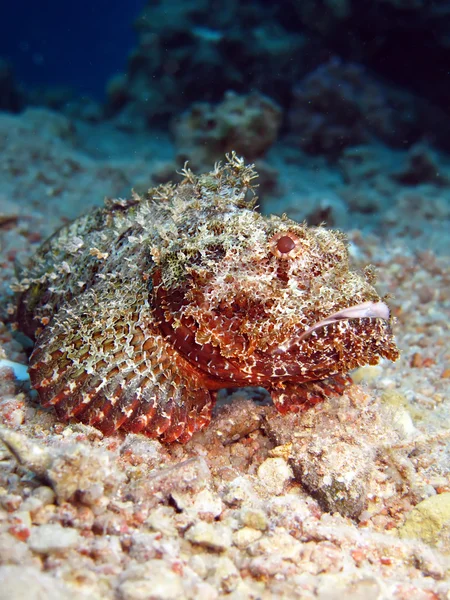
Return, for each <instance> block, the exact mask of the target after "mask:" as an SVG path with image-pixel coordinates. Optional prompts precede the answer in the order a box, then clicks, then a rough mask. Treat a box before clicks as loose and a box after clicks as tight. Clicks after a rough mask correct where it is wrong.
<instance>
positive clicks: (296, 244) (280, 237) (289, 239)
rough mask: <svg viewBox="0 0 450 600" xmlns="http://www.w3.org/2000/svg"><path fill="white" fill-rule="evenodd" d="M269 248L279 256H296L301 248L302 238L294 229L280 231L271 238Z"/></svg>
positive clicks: (285, 257) (283, 257) (282, 257)
mask: <svg viewBox="0 0 450 600" xmlns="http://www.w3.org/2000/svg"><path fill="white" fill-rule="evenodd" d="M269 248H270V251H271V252H272V254H273V255H274V256H276V257H277V258H281V259H288V258H294V257H295V256H297V254H298V251H299V249H300V238H299V237H298V235H297V234H296V233H293V232H292V231H280V232H278V233H276V234H275V235H273V236H272V237H271V238H270V240H269Z"/></svg>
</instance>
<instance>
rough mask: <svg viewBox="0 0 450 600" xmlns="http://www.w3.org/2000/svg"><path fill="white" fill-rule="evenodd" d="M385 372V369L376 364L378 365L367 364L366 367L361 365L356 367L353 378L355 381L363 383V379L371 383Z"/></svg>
mask: <svg viewBox="0 0 450 600" xmlns="http://www.w3.org/2000/svg"><path fill="white" fill-rule="evenodd" d="M382 374H383V369H382V368H381V367H380V366H378V365H376V366H370V365H368V366H365V367H359V369H356V370H355V371H353V372H352V379H353V381H354V383H362V382H363V381H365V382H366V383H371V382H372V381H376V380H377V379H380V377H381V376H382Z"/></svg>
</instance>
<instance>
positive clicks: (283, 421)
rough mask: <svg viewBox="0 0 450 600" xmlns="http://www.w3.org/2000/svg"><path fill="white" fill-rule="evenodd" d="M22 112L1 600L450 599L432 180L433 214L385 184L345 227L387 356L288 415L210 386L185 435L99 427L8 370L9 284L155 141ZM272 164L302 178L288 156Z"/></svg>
mask: <svg viewBox="0 0 450 600" xmlns="http://www.w3.org/2000/svg"><path fill="white" fill-rule="evenodd" d="M36 112H38V111H37V110H35V111H34V113H33V111H29V112H28V114H27V115H25V116H22V117H16V116H9V115H8V116H7V115H4V116H2V117H1V119H0V130H3V132H7V134H6V133H5V135H4V136H3V137H2V139H4V140H6V141H4V142H2V143H3V144H4V147H3V148H2V153H3V158H2V166H1V168H0V178H1V181H0V184H1V187H0V265H1V275H0V293H1V295H2V313H1V316H2V321H1V323H0V344H1V345H0V361H1V362H0V364H1V365H3V366H2V368H1V369H0V422H1V424H2V425H1V426H0V438H1V439H2V440H3V444H2V445H1V446H0V565H1V566H0V599H1V600H3V599H4V600H6V599H8V600H12V599H22V598H23V599H25V598H26V599H27V600H34V599H36V600H37V599H38V598H39V599H41V598H48V599H53V598H54V599H55V600H56V599H59V600H61V599H62V600H64V599H65V598H76V599H82V598H89V599H97V598H98V599H103V598H106V599H109V598H111V599H118V600H144V599H145V600H147V599H157V600H159V599H161V600H165V599H167V600H169V599H172V598H173V599H180V598H188V599H190V598H192V599H194V598H195V599H199V598H201V599H202V600H203V599H205V600H209V599H211V600H214V599H216V598H230V599H240V598H242V599H258V598H261V599H266V598H267V599H269V598H299V599H309V598H311V599H312V598H319V599H321V600H334V599H336V600H337V599H340V598H347V599H352V600H353V599H355V600H356V599H361V600H362V599H364V600H372V599H373V600H375V599H377V600H378V599H391V598H393V599H398V600H400V599H406V598H408V600H416V599H417V600H422V599H423V600H428V599H436V598H439V599H441V598H442V599H447V598H450V560H449V557H450V460H449V459H450V444H449V442H450V431H449V428H448V424H449V423H450V418H449V417H450V414H449V413H450V398H449V387H450V349H449V345H448V335H449V316H450V315H449V304H450V282H449V275H450V272H449V261H448V246H449V244H448V238H447V243H446V241H445V235H447V236H448V233H447V234H446V226H445V224H444V222H445V218H446V215H447V213H446V214H444V213H442V210H443V209H442V206H443V205H444V204H445V203H446V202H448V197H447V196H448V186H447V188H442V187H441V188H440V191H438V192H436V193H434V191H433V189H430V188H429V186H428V187H426V188H424V189H422V190H419V191H418V190H417V189H415V190H414V194H415V196H414V194H413V196H414V197H413V198H412V199H411V197H410V196H411V194H412V192H411V191H409V192H408V193H409V201H410V202H416V203H417V197H418V196H419V198H420V194H422V196H421V197H422V199H423V198H425V199H426V198H428V197H432V198H433V202H434V204H433V203H431V206H432V207H434V211H433V210H432V211H430V205H428V209H427V210H428V212H427V211H426V210H425V208H423V207H422V208H420V210H419V209H418V211H415V212H414V214H413V213H412V212H411V214H407V216H406V220H405V214H403V215H402V211H403V213H404V211H405V206H406V205H405V202H407V201H408V198H406V199H405V195H406V192H405V190H404V189H401V188H399V187H396V188H395V189H394V188H393V192H392V193H393V194H397V195H402V198H400V200H399V201H398V202H396V197H393V198H392V206H393V207H394V208H393V209H391V211H390V213H389V214H388V216H387V217H385V221H384V223H385V227H384V231H383V227H381V229H380V228H379V229H377V230H374V231H372V232H369V233H368V232H367V230H366V229H358V228H356V227H357V226H358V223H357V222H356V225H355V226H354V227H355V228H351V226H352V223H350V224H349V225H350V228H349V231H348V235H349V239H350V251H351V255H352V259H353V262H354V264H355V265H356V266H357V267H361V268H362V267H363V266H364V265H366V264H368V263H370V264H373V265H375V266H376V267H377V271H378V285H377V287H378V289H379V291H380V292H381V294H382V295H384V294H390V295H391V299H390V300H389V302H390V306H391V309H392V313H393V315H394V316H395V317H396V319H397V323H396V338H397V342H398V345H399V347H400V350H401V353H402V355H401V358H400V360H399V361H397V362H396V363H394V364H391V363H388V362H383V363H382V364H380V365H379V366H374V367H366V368H362V369H359V370H358V371H357V372H356V373H355V374H354V381H355V383H354V385H353V386H351V387H350V388H349V389H348V391H347V392H346V393H345V395H344V396H343V397H341V398H333V399H330V400H329V401H326V402H325V403H323V404H322V405H320V406H317V407H316V408H315V409H313V410H310V411H309V412H307V413H304V414H302V415H288V416H286V417H282V416H280V415H278V413H277V412H276V410H275V409H274V407H273V406H272V405H271V404H270V400H268V399H267V397H266V396H265V395H264V393H263V391H262V390H242V391H237V392H235V393H234V394H233V395H232V396H226V395H224V397H223V399H222V401H221V402H220V403H219V406H218V407H217V409H216V412H215V416H214V418H213V421H212V423H211V425H210V426H209V427H208V428H207V429H206V431H204V432H201V433H199V434H197V435H196V436H194V438H193V439H192V441H190V442H189V443H188V444H186V445H184V446H181V445H179V444H173V445H170V446H164V445H162V444H161V443H159V442H158V441H155V440H150V439H147V438H145V437H144V436H141V435H134V434H128V435H126V434H122V433H118V434H116V435H113V436H110V437H103V436H102V434H101V433H100V432H98V431H97V430H95V429H93V428H91V427H87V426H84V425H80V424H76V423H71V424H63V423H60V422H58V420H57V419H56V418H55V416H54V414H53V412H52V411H51V410H45V409H42V408H41V407H40V406H39V404H38V402H37V399H36V396H35V394H34V393H33V392H30V390H29V388H28V385H27V381H26V380H24V381H21V380H20V377H21V376H22V375H23V371H21V370H20V367H18V365H20V364H26V354H27V348H26V344H25V341H24V340H23V338H21V337H20V336H18V335H17V333H16V332H14V331H13V328H12V327H11V325H10V324H9V323H8V318H9V316H10V314H11V313H12V308H13V304H12V296H11V292H10V285H11V284H13V283H14V277H15V270H14V269H15V264H16V263H17V262H23V261H24V260H26V258H27V257H28V256H30V255H31V254H32V252H33V251H34V250H35V249H36V248H37V247H38V245H39V243H40V242H41V241H42V240H44V239H45V238H46V237H47V236H48V235H50V234H51V233H52V231H54V230H55V229H56V228H57V227H58V226H60V225H61V224H62V223H64V222H65V221H66V220H67V219H70V218H73V217H74V216H76V214H79V213H80V212H82V211H83V210H85V209H87V208H88V207H89V206H90V205H92V204H93V203H94V202H95V201H96V202H97V203H100V202H101V201H102V200H103V198H104V197H105V196H109V195H125V194H126V193H127V190H129V189H130V188H131V187H133V186H136V185H138V186H144V187H145V186H147V187H149V186H150V185H151V181H152V177H153V175H154V173H155V172H161V168H162V167H161V161H162V160H170V156H171V148H170V144H169V142H168V141H167V140H166V139H161V138H157V137H155V138H154V139H152V140H134V142H135V144H136V150H135V153H134V154H133V152H132V151H131V148H132V141H130V140H124V139H122V138H120V136H119V137H114V136H113V137H111V139H110V143H109V145H108V146H107V148H108V151H106V150H105V149H104V148H103V147H102V146H101V144H100V145H99V147H97V146H95V144H94V143H93V142H92V139H94V138H95V135H98V138H99V139H100V138H101V139H104V138H105V136H106V133H105V131H103V130H100V129H99V130H98V131H97V132H94V131H92V132H91V133H90V136H91V138H90V140H91V141H90V144H89V151H87V150H86V147H85V148H84V149H83V148H81V147H79V146H77V144H76V143H75V141H74V140H76V136H77V132H76V131H73V130H72V129H71V127H70V126H69V124H68V123H67V122H66V121H65V120H64V118H63V117H60V116H59V115H53V114H50V113H45V114H44V116H45V118H42V114H41V115H39V114H37V115H36ZM99 127H100V126H99ZM127 144H128V146H127ZM105 145H106V144H105ZM93 148H97V150H96V152H97V154H96V153H95V152H94V151H93ZM128 149H130V151H129V152H128V153H127V150H128ZM155 157H157V158H155ZM274 162H275V163H277V157H276V156H275V157H274ZM277 168H278V170H279V173H280V178H283V177H284V180H285V181H286V182H288V183H287V184H286V186H285V190H289V186H291V187H292V186H294V185H295V184H296V183H298V187H299V188H300V189H301V186H302V183H301V179H302V176H303V175H304V173H303V172H302V171H301V170H300V169H298V170H297V174H295V173H294V172H293V171H292V168H291V169H290V170H289V169H288V168H287V169H286V172H284V171H283V165H282V162H281V161H280V160H279V161H278V163H277ZM296 177H297V178H298V181H296V179H295V178H296ZM386 188H388V184H387V183H386ZM380 193H381V192H380ZM439 193H440V194H441V195H443V196H444V198H443V200H442V202H440V201H439V197H437V196H438V194H439ZM445 194H447V196H445ZM287 196H289V194H288V193H287ZM424 201H425V200H424ZM274 204H276V203H275V201H273V200H272V201H270V202H268V203H267V206H270V209H272V210H273V209H274V208H273V206H274ZM395 206H398V209H397V210H398V212H397V213H396V212H395ZM264 208H265V207H264V203H263V209H264ZM277 209H278V210H279V212H282V211H283V210H285V207H284V205H283V199H281V200H279V201H278V204H277ZM286 209H289V203H287V208H286ZM420 211H422V212H420ZM424 213H426V215H425V217H424V216H423V214H424ZM444 217H445V218H444ZM402 219H403V222H404V223H405V224H404V226H402V227H401V226H400V223H401V222H402ZM407 219H409V222H410V224H409V225H408V221H407ZM381 223H383V219H381ZM446 247H447V250H445V248H446ZM5 361H12V363H13V364H12V365H9V366H8V363H7V362H5ZM18 378H19V379H18Z"/></svg>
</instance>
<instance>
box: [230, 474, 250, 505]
mask: <svg viewBox="0 0 450 600" xmlns="http://www.w3.org/2000/svg"><path fill="white" fill-rule="evenodd" d="M223 499H224V501H225V502H226V503H227V504H230V505H240V504H247V503H251V502H253V501H255V499H256V492H255V490H254V488H253V486H252V484H251V483H250V481H249V480H248V479H247V478H246V477H242V476H239V477H236V478H235V479H233V480H232V481H230V483H229V484H228V486H227V489H226V492H225V494H224V497H223Z"/></svg>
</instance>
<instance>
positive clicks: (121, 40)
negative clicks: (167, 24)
mask: <svg viewBox="0 0 450 600" xmlns="http://www.w3.org/2000/svg"><path fill="white" fill-rule="evenodd" d="M143 5H144V0H127V1H126V2H108V1H107V0H94V1H93V2H87V1H84V2H83V1H81V2H56V1H55V0H45V1H44V2H32V1H31V0H26V1H24V2H8V3H6V2H5V3H3V6H2V9H1V13H2V15H1V23H0V31H1V35H0V56H2V57H3V58H6V59H7V60H8V61H10V62H11V64H12V65H13V68H14V71H15V74H16V76H17V79H18V80H19V81H21V82H23V83H24V84H25V85H26V86H29V87H33V86H39V87H42V86H63V87H66V86H67V87H72V88H74V89H75V90H76V91H77V92H79V93H83V94H90V95H92V96H94V97H96V98H102V97H103V95H104V91H105V85H106V82H107V80H108V79H109V77H111V76H112V75H113V74H114V73H115V72H117V71H121V70H123V69H124V68H125V67H126V61H127V55H128V53H129V52H130V50H131V48H132V46H133V44H135V42H136V38H135V35H134V31H133V28H132V22H133V20H134V19H135V18H136V16H137V15H138V13H139V11H140V10H141V8H142V7H143Z"/></svg>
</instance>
